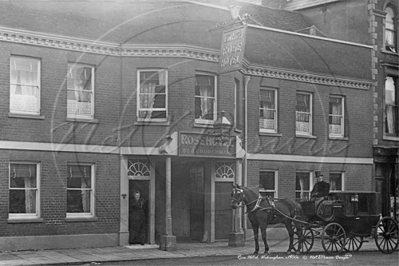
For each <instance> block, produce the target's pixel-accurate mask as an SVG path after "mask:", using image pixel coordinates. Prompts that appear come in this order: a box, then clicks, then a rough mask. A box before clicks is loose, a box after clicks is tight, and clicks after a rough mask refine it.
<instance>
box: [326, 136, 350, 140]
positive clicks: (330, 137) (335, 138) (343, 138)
mask: <svg viewBox="0 0 399 266" xmlns="http://www.w3.org/2000/svg"><path fill="white" fill-rule="evenodd" d="M328 139H329V140H345V141H347V140H349V138H346V137H334V136H329V137H328Z"/></svg>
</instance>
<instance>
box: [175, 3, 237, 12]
mask: <svg viewBox="0 0 399 266" xmlns="http://www.w3.org/2000/svg"><path fill="white" fill-rule="evenodd" d="M183 2H187V3H191V4H196V5H200V6H207V7H213V8H217V9H222V10H226V11H229V8H227V7H224V6H218V5H213V4H208V3H203V2H198V1H192V0H185V1H183Z"/></svg>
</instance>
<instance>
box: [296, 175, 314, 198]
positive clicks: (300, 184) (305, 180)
mask: <svg viewBox="0 0 399 266" xmlns="http://www.w3.org/2000/svg"><path fill="white" fill-rule="evenodd" d="M311 185H312V184H311V178H310V172H297V173H296V181H295V198H296V199H298V200H308V199H309V198H310V191H311Z"/></svg>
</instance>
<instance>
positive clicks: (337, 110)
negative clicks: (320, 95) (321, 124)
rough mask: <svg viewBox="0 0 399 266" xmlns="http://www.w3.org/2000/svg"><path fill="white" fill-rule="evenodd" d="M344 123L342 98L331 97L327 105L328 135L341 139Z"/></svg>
mask: <svg viewBox="0 0 399 266" xmlns="http://www.w3.org/2000/svg"><path fill="white" fill-rule="evenodd" d="M344 121H345V119H344V98H343V97H340V96H331V97H330V103H329V123H328V124H329V135H330V136H332V137H343V136H344V124H345V123H344Z"/></svg>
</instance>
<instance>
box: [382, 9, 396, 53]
mask: <svg viewBox="0 0 399 266" xmlns="http://www.w3.org/2000/svg"><path fill="white" fill-rule="evenodd" d="M385 12H387V15H386V17H385V43H386V45H385V46H386V48H387V49H389V50H391V49H393V50H392V52H395V49H394V45H395V35H396V33H395V25H394V11H393V9H392V8H390V7H387V8H386V9H385Z"/></svg>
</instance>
